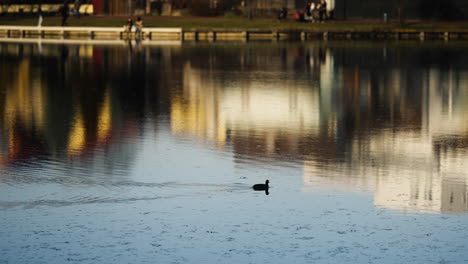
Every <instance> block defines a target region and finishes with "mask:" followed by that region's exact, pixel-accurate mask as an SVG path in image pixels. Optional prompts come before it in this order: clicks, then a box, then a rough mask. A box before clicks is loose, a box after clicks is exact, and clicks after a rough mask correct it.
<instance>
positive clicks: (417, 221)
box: [0, 42, 468, 263]
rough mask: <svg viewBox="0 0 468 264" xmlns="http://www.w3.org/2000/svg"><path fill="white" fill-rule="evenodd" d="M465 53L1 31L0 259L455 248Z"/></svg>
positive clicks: (205, 258) (368, 257)
mask: <svg viewBox="0 0 468 264" xmlns="http://www.w3.org/2000/svg"><path fill="white" fill-rule="evenodd" d="M467 61H468V49H467V48H466V44H465V43H442V42H441V43H438V42H429V43H418V42H408V43H405V42H399V43H393V42H392V43H384V42H379V43H373V42H304V43H284V42H277V43H270V42H267V43H263V42H257V43H183V44H180V43H162V44H154V45H148V44H142V43H136V42H131V43H124V42H119V43H117V44H99V45H98V44H94V45H93V44H67V45H62V44H46V43H23V44H18V43H1V42H0V238H1V239H0V263H65V262H79V263H260V262H269V263H466V262H468V248H467V246H468V239H467V237H466V234H467V231H468V215H467V213H468V201H467V199H468V172H467V171H468V64H467V63H466V62H467ZM266 179H269V181H270V186H271V188H270V190H269V195H266V193H265V192H256V191H253V190H252V189H251V186H252V185H253V184H255V183H263V182H264V181H265V180H266Z"/></svg>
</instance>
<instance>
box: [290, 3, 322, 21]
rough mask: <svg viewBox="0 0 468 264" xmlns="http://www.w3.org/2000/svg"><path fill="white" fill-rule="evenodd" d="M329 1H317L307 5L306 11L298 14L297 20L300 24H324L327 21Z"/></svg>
mask: <svg viewBox="0 0 468 264" xmlns="http://www.w3.org/2000/svg"><path fill="white" fill-rule="evenodd" d="M327 17H328V16H327V1H326V0H317V1H312V2H309V3H307V5H306V7H305V9H304V10H302V11H299V12H297V13H296V20H297V21H300V22H306V21H311V22H315V21H318V22H323V21H325V20H326V19H327Z"/></svg>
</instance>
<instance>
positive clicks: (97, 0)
mask: <svg viewBox="0 0 468 264" xmlns="http://www.w3.org/2000/svg"><path fill="white" fill-rule="evenodd" d="M91 2H92V3H93V9H94V14H95V15H98V14H102V0H92V1H91Z"/></svg>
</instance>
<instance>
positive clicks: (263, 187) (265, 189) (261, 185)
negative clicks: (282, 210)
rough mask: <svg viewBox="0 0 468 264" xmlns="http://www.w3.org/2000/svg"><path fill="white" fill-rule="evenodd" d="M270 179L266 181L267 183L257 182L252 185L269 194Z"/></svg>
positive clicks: (256, 189) (255, 189) (255, 188)
mask: <svg viewBox="0 0 468 264" xmlns="http://www.w3.org/2000/svg"><path fill="white" fill-rule="evenodd" d="M269 182H270V181H269V180H266V181H265V184H263V183H260V184H255V185H254V186H252V188H253V189H254V191H265V194H266V195H268V194H269V193H268V189H269V188H270V186H268V183H269Z"/></svg>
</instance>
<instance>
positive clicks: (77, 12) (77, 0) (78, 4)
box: [73, 0, 81, 18]
mask: <svg viewBox="0 0 468 264" xmlns="http://www.w3.org/2000/svg"><path fill="white" fill-rule="evenodd" d="M73 7H74V8H75V16H76V17H77V18H80V17H81V14H80V7H81V0H75V2H74V3H73Z"/></svg>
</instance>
